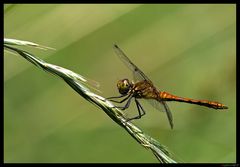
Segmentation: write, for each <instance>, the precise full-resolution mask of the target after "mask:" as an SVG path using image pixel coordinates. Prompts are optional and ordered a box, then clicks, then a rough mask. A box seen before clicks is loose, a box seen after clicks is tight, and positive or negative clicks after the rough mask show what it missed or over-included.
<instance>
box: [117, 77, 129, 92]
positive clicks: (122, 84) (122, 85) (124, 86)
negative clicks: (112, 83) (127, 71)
mask: <svg viewBox="0 0 240 167" xmlns="http://www.w3.org/2000/svg"><path fill="white" fill-rule="evenodd" d="M130 86H131V85H130V82H129V80H128V79H123V80H119V81H118V83H117V88H118V91H119V93H121V94H127V93H128V91H129V89H130Z"/></svg>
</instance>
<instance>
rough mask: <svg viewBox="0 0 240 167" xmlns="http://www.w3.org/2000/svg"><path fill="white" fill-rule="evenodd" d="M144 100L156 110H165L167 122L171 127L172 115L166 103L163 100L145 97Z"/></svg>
mask: <svg viewBox="0 0 240 167" xmlns="http://www.w3.org/2000/svg"><path fill="white" fill-rule="evenodd" d="M146 101H147V102H149V104H151V105H152V106H153V107H154V108H156V109H157V110H158V111H162V112H166V114H167V117H168V121H169V124H170V126H171V128H173V117H172V113H171V111H170V109H169V107H168V105H167V103H166V102H165V101H156V100H154V99H146Z"/></svg>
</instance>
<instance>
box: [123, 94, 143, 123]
mask: <svg viewBox="0 0 240 167" xmlns="http://www.w3.org/2000/svg"><path fill="white" fill-rule="evenodd" d="M135 103H136V105H137V109H138V114H139V115H138V116H136V117H133V118H129V119H128V120H127V121H130V120H133V119H140V118H141V117H142V116H144V115H145V114H146V113H145V111H144V109H143V107H142V106H141V104H140V103H139V102H138V101H137V99H136V98H135ZM141 111H142V112H143V113H141Z"/></svg>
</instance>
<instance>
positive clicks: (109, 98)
mask: <svg viewBox="0 0 240 167" xmlns="http://www.w3.org/2000/svg"><path fill="white" fill-rule="evenodd" d="M125 96H127V94H125V95H121V96H116V97H108V98H106V99H107V100H109V101H112V102H115V103H122V102H124V101H125V100H127V99H128V98H129V97H130V96H131V94H129V95H128V96H127V97H126V98H124V99H123V100H121V101H116V100H111V99H117V98H121V97H125Z"/></svg>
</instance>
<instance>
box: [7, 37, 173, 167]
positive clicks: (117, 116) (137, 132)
mask: <svg viewBox="0 0 240 167" xmlns="http://www.w3.org/2000/svg"><path fill="white" fill-rule="evenodd" d="M8 44H9V43H8V42H6V43H5V40H4V48H6V49H7V50H9V51H10V52H15V53H17V54H19V55H21V56H22V57H24V58H25V59H26V60H28V61H29V62H31V63H33V64H34V65H36V66H37V67H39V68H41V69H43V70H44V71H47V72H49V73H51V74H54V75H56V76H58V77H60V78H62V79H63V80H64V81H65V82H66V83H67V84H68V85H69V86H71V87H72V88H73V89H74V90H75V91H76V92H78V93H79V94H80V95H81V96H82V97H84V98H85V99H86V100H88V101H89V102H91V103H93V104H95V105H96V106H98V107H100V108H101V109H102V110H103V111H104V112H105V113H106V114H107V115H108V116H109V117H111V118H112V120H113V121H115V122H116V123H117V124H119V125H120V126H121V127H123V128H124V129H125V130H126V131H127V132H128V133H129V134H130V135H131V136H132V137H133V138H134V139H135V140H137V142H138V143H139V144H141V145H142V146H143V147H145V148H146V149H150V150H151V151H152V153H153V154H154V155H155V156H156V157H157V159H158V160H159V161H160V162H161V163H176V161H174V160H173V159H172V158H171V154H170V153H169V152H168V151H167V149H166V148H165V147H164V146H162V145H161V144H160V143H159V142H158V141H156V140H155V139H153V138H152V137H150V136H148V135H147V134H145V133H144V132H143V131H142V130H141V129H139V128H138V127H137V126H135V125H134V124H132V123H131V122H126V119H127V118H126V117H125V115H124V113H123V112H122V111H121V110H119V109H117V108H115V107H114V105H113V104H112V103H111V102H110V101H108V100H107V99H105V98H104V97H101V96H99V95H97V94H95V93H93V92H91V91H90V90H89V89H88V88H87V87H86V86H85V85H87V83H86V80H85V79H84V77H82V76H81V75H79V74H76V73H74V72H72V71H70V70H68V69H65V68H62V67H59V66H56V65H53V64H49V63H46V62H45V61H43V60H41V59H40V58H37V57H36V56H33V55H32V54H30V53H28V52H26V51H23V50H20V49H17V48H14V47H11V46H8ZM15 44H16V43H15ZM16 45H18V43H17V44H16ZM79 81H80V82H79Z"/></svg>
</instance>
